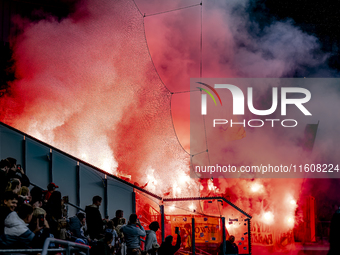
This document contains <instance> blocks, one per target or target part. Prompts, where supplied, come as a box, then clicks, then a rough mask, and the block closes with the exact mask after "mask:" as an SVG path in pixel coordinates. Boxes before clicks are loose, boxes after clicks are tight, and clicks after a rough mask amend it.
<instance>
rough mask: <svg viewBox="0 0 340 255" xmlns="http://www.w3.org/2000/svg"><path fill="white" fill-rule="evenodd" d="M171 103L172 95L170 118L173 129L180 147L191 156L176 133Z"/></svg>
mask: <svg viewBox="0 0 340 255" xmlns="http://www.w3.org/2000/svg"><path fill="white" fill-rule="evenodd" d="M171 102H172V94H171V96H170V117H171V124H172V128H173V130H174V133H175V136H176V139H177V142H178V143H179V145H180V146H181V148H182V149H183V151H185V152H186V153H187V154H188V155H190V153H189V152H187V151H186V150H185V149H184V147H183V145H182V144H181V142H180V141H179V138H178V135H177V133H176V128H175V124H174V119H173V117H172V104H171Z"/></svg>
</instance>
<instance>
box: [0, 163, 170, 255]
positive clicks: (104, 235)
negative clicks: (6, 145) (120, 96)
mask: <svg viewBox="0 0 340 255" xmlns="http://www.w3.org/2000/svg"><path fill="white" fill-rule="evenodd" d="M30 185H31V183H30V180H29V178H28V177H27V176H26V174H25V172H24V169H23V168H22V167H21V165H17V161H16V160H15V159H14V158H7V159H3V160H1V161H0V198H1V205H0V249H30V248H38V249H41V248H42V247H43V245H44V242H45V240H46V238H48V237H54V238H58V239H64V240H68V241H72V242H76V243H80V244H83V245H89V246H90V247H91V250H90V252H91V254H93V255H99V254H100V255H101V254H105V255H106V254H107V255H109V254H120V255H141V254H149V255H156V254H157V251H158V249H159V248H160V245H159V244H158V242H157V238H156V231H158V229H159V227H160V226H159V223H158V222H156V221H155V222H152V223H151V224H150V225H149V229H150V230H147V231H145V229H144V228H143V226H142V225H141V223H140V222H139V219H138V216H137V215H136V214H131V215H130V217H129V221H128V222H126V219H125V218H124V212H123V211H122V210H117V211H116V214H115V217H114V218H112V219H111V220H109V218H108V217H106V218H103V217H102V215H101V213H100V210H99V207H100V206H101V203H102V198H101V197H100V196H94V197H93V198H92V204H91V205H88V206H86V208H85V210H84V211H79V212H78V213H77V214H76V215H74V216H72V217H69V218H68V217H67V212H65V205H64V199H63V198H62V194H61V192H60V191H58V190H57V189H58V188H59V187H58V186H57V185H56V184H55V183H49V184H48V185H47V189H46V190H43V189H41V188H39V187H36V186H33V187H32V186H30ZM29 187H32V188H31V189H29ZM141 237H146V238H145V240H142V239H141ZM142 242H145V245H142ZM162 246H164V245H162ZM50 247H55V244H51V246H50ZM142 247H143V248H142ZM163 250H164V249H163ZM158 254H159V255H161V254H163V253H158ZM164 254H169V253H165V252H164Z"/></svg>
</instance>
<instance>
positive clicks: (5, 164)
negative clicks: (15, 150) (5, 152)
mask: <svg viewBox="0 0 340 255" xmlns="http://www.w3.org/2000/svg"><path fill="white" fill-rule="evenodd" d="M9 168H10V163H9V161H8V160H6V159H3V160H1V161H0V199H1V200H2V196H3V194H4V193H5V190H6V187H7V183H8V176H7V173H8V170H9Z"/></svg>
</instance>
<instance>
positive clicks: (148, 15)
mask: <svg viewBox="0 0 340 255" xmlns="http://www.w3.org/2000/svg"><path fill="white" fill-rule="evenodd" d="M198 5H202V3H199V4H194V5H190V6H185V7H181V8H177V9H173V10H168V11H164V12H157V13H152V14H144V17H150V16H155V15H159V14H164V13H169V12H174V11H179V10H184V9H188V8H191V7H195V6H198Z"/></svg>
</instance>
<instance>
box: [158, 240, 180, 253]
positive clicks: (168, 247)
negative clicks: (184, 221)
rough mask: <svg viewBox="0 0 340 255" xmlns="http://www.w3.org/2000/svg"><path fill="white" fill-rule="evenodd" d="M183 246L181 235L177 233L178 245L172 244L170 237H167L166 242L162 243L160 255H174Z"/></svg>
mask: <svg viewBox="0 0 340 255" xmlns="http://www.w3.org/2000/svg"><path fill="white" fill-rule="evenodd" d="M180 246H181V236H180V235H177V241H176V245H172V244H171V241H170V239H168V238H165V242H163V243H162V245H161V247H160V248H159V250H158V255H173V254H175V252H176V251H178V250H179V248H180Z"/></svg>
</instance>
